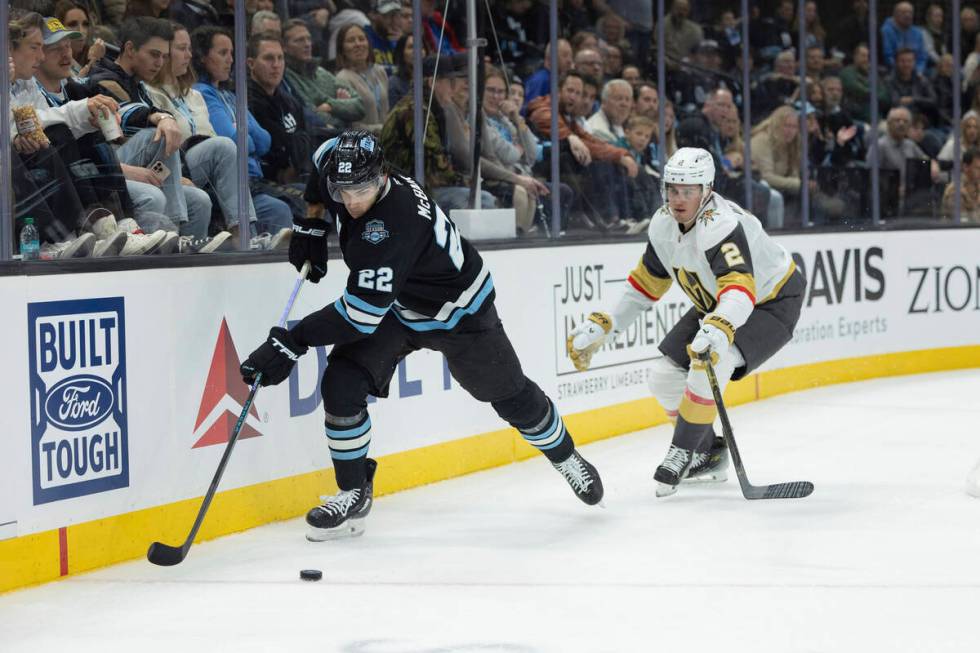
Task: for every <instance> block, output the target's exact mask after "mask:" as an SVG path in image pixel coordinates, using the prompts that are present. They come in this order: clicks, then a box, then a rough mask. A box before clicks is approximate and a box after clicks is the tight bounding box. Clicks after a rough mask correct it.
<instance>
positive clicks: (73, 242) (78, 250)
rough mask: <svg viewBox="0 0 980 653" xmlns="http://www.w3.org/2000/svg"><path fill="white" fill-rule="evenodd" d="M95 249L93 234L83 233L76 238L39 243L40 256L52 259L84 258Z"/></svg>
mask: <svg viewBox="0 0 980 653" xmlns="http://www.w3.org/2000/svg"><path fill="white" fill-rule="evenodd" d="M94 249H95V234H90V233H84V234H82V235H81V236H79V237H78V238H71V239H69V240H63V241H61V242H60V243H44V244H43V245H41V258H42V259H44V260H54V259H60V258H84V257H86V256H89V255H91V254H92V250H94Z"/></svg>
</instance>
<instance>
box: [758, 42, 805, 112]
mask: <svg viewBox="0 0 980 653" xmlns="http://www.w3.org/2000/svg"><path fill="white" fill-rule="evenodd" d="M798 72H799V69H798V68H797V66H796V56H795V55H794V54H793V51H792V50H783V51H782V52H780V53H779V54H778V55H776V58H775V60H774V62H773V70H772V72H771V73H769V74H768V75H766V76H765V77H763V78H762V79H761V80H760V81H759V84H758V85H757V86H756V90H755V93H754V94H753V97H752V109H753V113H754V114H755V115H756V116H765V115H768V114H769V113H771V112H772V111H774V110H775V109H776V108H777V107H780V106H782V105H784V104H786V103H787V102H789V101H790V99H791V98H792V97H793V96H794V95H796V94H797V93H798V92H799V87H800V77H799V75H798Z"/></svg>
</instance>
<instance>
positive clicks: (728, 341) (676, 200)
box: [567, 147, 806, 496]
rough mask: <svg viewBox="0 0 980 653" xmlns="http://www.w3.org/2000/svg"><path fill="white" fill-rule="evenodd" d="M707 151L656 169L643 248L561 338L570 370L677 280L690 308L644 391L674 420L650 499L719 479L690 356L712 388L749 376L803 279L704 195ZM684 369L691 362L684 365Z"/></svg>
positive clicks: (787, 325)
mask: <svg viewBox="0 0 980 653" xmlns="http://www.w3.org/2000/svg"><path fill="white" fill-rule="evenodd" d="M714 177H715V167H714V162H713V159H712V158H711V154H710V153H708V152H707V151H706V150H703V149H700V148H689V147H685V148H681V149H679V150H677V152H675V153H674V155H673V156H672V157H670V160H669V161H668V162H667V165H666V166H665V168H664V174H663V176H662V179H661V192H662V194H663V197H664V205H663V206H662V207H661V208H660V209H659V210H658V211H657V212H656V213H655V214H654V216H653V219H652V221H651V223H650V228H649V231H648V242H647V247H646V251H645V252H644V254H643V257H642V258H641V260H640V262H639V264H638V265H637V266H636V268H635V269H634V270H633V271H632V272H630V275H629V278H628V283H627V284H626V286H625V288H624V290H623V295H622V297H621V298H620V299H619V301H618V303H617V304H616V306H615V308H614V309H613V311H612V312H611V313H592V314H591V315H590V316H589V318H588V319H587V320H586V321H585V322H584V323H583V324H581V325H579V326H578V327H577V328H576V329H575V330H573V331H572V332H571V334H570V335H569V337H568V342H567V351H568V355H569V357H570V358H571V359H572V361H573V362H574V363H575V366H576V368H577V369H579V370H585V369H588V367H589V364H590V361H591V358H592V355H593V354H594V353H595V352H596V351H597V350H598V349H599V348H600V347H602V345H603V344H604V343H605V342H606V340H607V339H608V338H610V336H613V335H614V334H615V333H616V332H618V331H622V330H625V329H626V328H627V327H629V325H630V324H632V323H633V321H634V320H636V318H637V317H638V315H639V314H640V313H641V312H642V311H643V310H644V309H646V308H649V307H650V305H651V303H652V302H656V301H658V300H659V299H660V298H661V297H662V296H663V295H664V293H665V292H667V289H668V288H669V287H670V286H671V284H672V283H673V282H675V281H676V282H677V283H678V284H679V285H680V287H681V289H682V290H683V291H684V293H685V294H686V295H687V297H688V298H689V299H690V300H691V302H692V303H693V304H694V306H693V308H691V310H689V311H688V312H687V313H686V314H685V315H684V316H683V317H682V318H681V319H680V320H679V321H678V323H677V324H676V325H675V326H674V328H673V329H671V331H670V332H669V333H668V334H667V335H666V336H665V337H664V339H663V341H662V342H661V343H660V351H661V352H662V353H663V357H661V358H658V359H656V360H655V361H654V362H653V374H652V375H651V377H650V382H649V383H650V389H651V391H652V392H653V395H654V396H655V397H656V398H657V400H658V401H659V402H660V404H661V405H662V406H663V408H664V410H665V412H666V413H667V415H668V416H669V417H670V419H671V420H672V421H673V422H674V436H673V440H672V442H671V445H670V448H669V450H668V451H667V455H666V457H665V458H664V461H663V462H662V463H661V464H660V466H659V467H658V468H657V470H656V472H655V473H654V479H655V480H656V481H657V482H658V484H659V486H658V489H657V496H666V495H669V494H673V493H674V492H676V491H677V486H678V484H679V483H680V482H681V481H682V480H686V481H688V482H694V481H701V482H704V481H724V480H726V479H727V471H726V470H727V467H728V452H727V449H726V448H725V445H724V441H723V440H722V439H721V438H717V437H716V436H715V434H714V429H713V423H714V420H715V416H716V415H717V409H716V406H715V402H714V399H713V396H712V392H711V388H710V386H709V384H708V378H707V374H706V372H705V370H704V366H703V365H700V364H699V361H698V355H703V353H704V352H710V354H709V356H710V359H711V361H712V365H713V367H714V369H715V373H716V375H717V377H718V382H719V384H721V386H722V388H724V386H725V384H727V382H728V381H729V380H731V379H735V380H737V379H740V378H742V377H743V376H745V375H746V374H748V373H750V372H752V371H753V370H755V369H756V368H758V367H759V365H761V364H762V363H763V362H765V361H766V360H767V359H769V358H770V357H771V356H772V355H773V354H775V353H776V352H777V351H779V350H780V349H781V348H782V347H783V346H784V345H785V344H786V343H788V342H789V341H790V340H791V339H792V337H793V329H794V327H795V326H796V322H797V320H798V319H799V316H800V308H801V307H802V305H803V292H804V290H805V287H806V282H805V280H804V278H803V275H802V274H800V273H799V272H798V271H797V270H796V265H795V264H794V263H793V259H792V258H791V257H790V256H789V254H788V253H787V252H786V250H785V249H783V247H782V246H780V245H778V244H777V243H776V242H775V241H773V240H772V239H771V238H770V237H769V236H768V235H767V234H766V232H765V231H764V230H763V228H762V225H761V224H760V223H759V220H758V219H757V218H756V217H755V216H753V215H752V214H750V213H748V212H747V211H745V210H743V209H741V208H739V206H738V205H736V204H735V203H734V202H730V201H728V200H726V199H725V198H724V197H722V196H721V195H719V194H718V193H715V192H713V191H712V184H713V182H714ZM692 363H693V364H692Z"/></svg>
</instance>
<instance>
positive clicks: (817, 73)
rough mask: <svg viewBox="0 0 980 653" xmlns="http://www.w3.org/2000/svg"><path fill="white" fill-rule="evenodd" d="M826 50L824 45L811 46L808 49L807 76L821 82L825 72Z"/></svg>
mask: <svg viewBox="0 0 980 653" xmlns="http://www.w3.org/2000/svg"><path fill="white" fill-rule="evenodd" d="M824 66H825V61H824V49H823V46H822V45H811V46H808V47H807V49H806V76H807V77H808V78H810V79H815V80H819V79H820V78H821V77H823V72H824Z"/></svg>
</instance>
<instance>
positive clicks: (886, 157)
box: [878, 107, 941, 206]
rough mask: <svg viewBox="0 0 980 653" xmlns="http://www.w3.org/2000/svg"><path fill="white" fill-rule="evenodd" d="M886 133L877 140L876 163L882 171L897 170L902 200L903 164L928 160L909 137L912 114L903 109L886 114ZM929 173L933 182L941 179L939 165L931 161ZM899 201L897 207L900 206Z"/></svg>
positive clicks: (895, 109) (903, 194) (898, 108)
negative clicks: (916, 160) (908, 161)
mask: <svg viewBox="0 0 980 653" xmlns="http://www.w3.org/2000/svg"><path fill="white" fill-rule="evenodd" d="M886 124H887V131H886V133H885V134H884V135H882V136H881V137H880V138H879V139H878V162H879V166H880V168H881V169H882V170H897V171H898V178H899V197H900V198H902V199H904V197H905V192H906V187H905V168H906V166H905V162H906V161H907V160H909V159H927V160H928V159H929V157H928V156H926V153H925V152H923V151H922V149H921V148H920V147H919V146H918V145H916V144H915V143H914V142H913V141H912V140H911V139H910V138H909V137H908V134H909V127H910V126H911V124H912V113H911V112H910V111H909V110H908V109H907V108H905V107H895V108H893V109H892V110H891V111H889V112H888V119H887V121H886ZM930 172H931V174H932V180H933V182H938V181H939V180H940V178H941V174H940V171H939V165H938V164H937V163H936V162H935V161H931V164H930ZM901 204H902V203H901V200H900V202H899V205H900V206H901Z"/></svg>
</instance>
